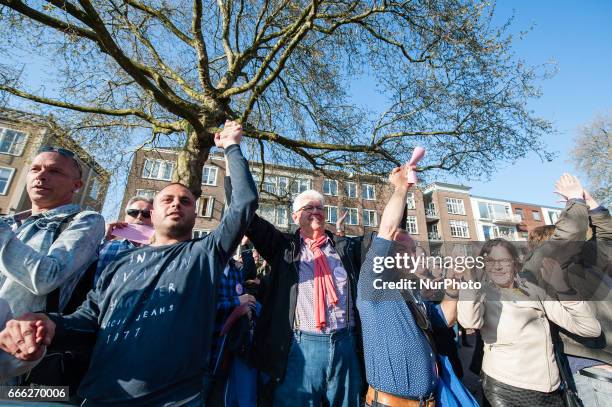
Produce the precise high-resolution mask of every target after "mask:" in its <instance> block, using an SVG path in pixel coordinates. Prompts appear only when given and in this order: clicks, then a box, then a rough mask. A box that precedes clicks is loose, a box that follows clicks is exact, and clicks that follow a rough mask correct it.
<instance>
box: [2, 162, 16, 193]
mask: <svg viewBox="0 0 612 407" xmlns="http://www.w3.org/2000/svg"><path fill="white" fill-rule="evenodd" d="M14 173H15V169H14V168H10V167H0V195H6V193H7V191H8V188H9V185H11V180H12V179H13V174H14Z"/></svg>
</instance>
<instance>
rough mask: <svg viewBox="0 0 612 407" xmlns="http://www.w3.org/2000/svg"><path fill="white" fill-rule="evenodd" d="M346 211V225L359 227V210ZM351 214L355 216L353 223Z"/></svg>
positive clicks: (349, 209) (348, 209)
mask: <svg viewBox="0 0 612 407" xmlns="http://www.w3.org/2000/svg"><path fill="white" fill-rule="evenodd" d="M345 210H346V211H348V215H346V222H345V224H346V225H351V226H354V225H359V209H357V208H345ZM351 214H355V222H353V221H352V217H353V216H351Z"/></svg>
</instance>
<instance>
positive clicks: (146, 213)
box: [125, 209, 151, 219]
mask: <svg viewBox="0 0 612 407" xmlns="http://www.w3.org/2000/svg"><path fill="white" fill-rule="evenodd" d="M125 213H127V214H128V216H131V217H132V218H137V217H138V215H142V217H143V218H145V219H149V218H150V217H151V211H150V210H149V209H128V210H126V211H125Z"/></svg>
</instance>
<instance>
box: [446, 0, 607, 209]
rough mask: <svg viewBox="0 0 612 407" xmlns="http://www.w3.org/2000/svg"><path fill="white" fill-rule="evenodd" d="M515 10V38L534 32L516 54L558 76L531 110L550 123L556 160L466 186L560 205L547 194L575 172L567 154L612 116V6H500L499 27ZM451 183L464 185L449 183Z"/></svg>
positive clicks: (532, 161)
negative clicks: (584, 130) (580, 132)
mask: <svg viewBox="0 0 612 407" xmlns="http://www.w3.org/2000/svg"><path fill="white" fill-rule="evenodd" d="M513 11H514V16H515V19H514V22H513V24H512V26H511V28H510V29H511V31H512V32H519V31H521V30H526V29H528V28H529V27H532V26H533V29H532V30H531V31H530V32H529V33H528V34H527V36H526V37H525V38H523V39H522V40H517V41H516V42H515V44H514V50H515V53H516V55H517V57H518V58H521V59H524V60H525V61H526V62H527V63H528V64H530V65H538V64H542V63H545V62H547V61H549V60H553V61H555V62H556V65H557V69H558V71H557V74H556V75H555V76H554V77H553V78H551V79H548V80H546V81H544V82H542V84H541V85H542V91H543V96H542V97H541V98H540V99H538V100H534V101H533V102H532V103H530V108H531V109H532V110H533V111H534V112H535V113H536V115H538V116H540V117H543V118H545V119H548V120H550V121H551V122H553V124H554V125H555V127H556V129H557V131H558V134H556V135H554V136H551V137H548V138H547V139H546V142H547V144H548V145H549V147H550V149H551V150H554V151H557V152H558V156H557V158H556V159H555V160H554V161H552V162H546V163H542V162H541V161H540V159H539V157H537V156H536V154H530V155H529V156H528V157H526V158H524V159H522V160H520V161H518V162H516V163H515V164H514V165H507V166H505V168H502V169H500V170H499V171H498V172H497V173H495V174H494V175H493V176H492V177H491V180H490V181H486V182H473V181H472V182H469V183H468V185H470V186H471V187H472V190H471V193H472V194H474V195H480V196H490V197H497V198H505V199H510V200H515V201H522V202H532V203H538V204H542V205H550V206H558V205H559V204H558V203H556V200H557V199H556V196H555V194H553V193H552V190H553V184H554V182H555V180H556V179H557V178H558V177H559V176H560V175H561V174H562V173H563V172H564V171H575V169H574V168H573V167H572V165H571V163H569V151H570V150H571V149H572V146H573V139H574V137H575V135H576V132H577V129H578V127H579V126H580V125H582V124H585V123H587V122H589V121H590V120H591V119H592V118H593V117H594V116H595V115H596V114H598V113H604V112H606V111H612V2H610V1H604V0H600V1H581V2H577V1H568V0H564V1H552V0H547V1H526V0H515V1H508V0H507V1H500V2H499V4H498V6H497V10H496V16H497V17H498V18H499V19H500V20H501V19H504V18H507V17H508V16H511V15H512V13H513ZM448 181H450V182H458V183H461V180H460V179H457V178H454V177H449V179H448Z"/></svg>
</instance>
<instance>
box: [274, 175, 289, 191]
mask: <svg viewBox="0 0 612 407" xmlns="http://www.w3.org/2000/svg"><path fill="white" fill-rule="evenodd" d="M281 181H282V182H281ZM276 191H277V192H278V195H286V194H287V193H288V192H289V178H287V177H283V176H281V175H279V176H277V177H276Z"/></svg>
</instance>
